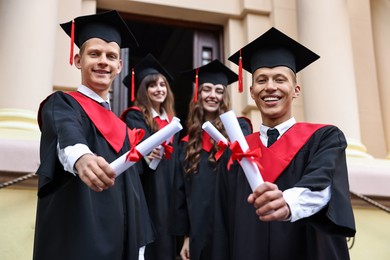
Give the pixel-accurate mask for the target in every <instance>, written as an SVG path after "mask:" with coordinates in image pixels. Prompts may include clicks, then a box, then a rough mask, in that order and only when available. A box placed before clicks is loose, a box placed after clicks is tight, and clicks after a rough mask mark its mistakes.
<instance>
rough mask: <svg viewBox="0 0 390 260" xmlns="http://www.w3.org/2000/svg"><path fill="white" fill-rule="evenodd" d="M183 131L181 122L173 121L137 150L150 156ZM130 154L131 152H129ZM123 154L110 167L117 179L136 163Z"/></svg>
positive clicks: (142, 143)
mask: <svg viewBox="0 0 390 260" xmlns="http://www.w3.org/2000/svg"><path fill="white" fill-rule="evenodd" d="M181 129H183V127H182V125H181V124H180V122H178V121H177V120H172V122H171V123H169V124H168V125H167V126H165V127H164V128H162V129H160V130H158V131H157V132H156V133H154V134H153V135H151V136H149V138H147V139H145V140H144V141H142V142H141V143H139V144H138V145H137V146H136V147H135V149H137V151H138V152H140V153H141V154H142V156H146V155H147V154H149V153H150V152H151V151H152V150H153V149H154V148H155V147H157V146H159V145H160V144H162V143H163V142H164V141H165V140H167V139H168V138H170V137H171V136H172V135H174V134H176V133H177V132H179V131H180V130H181ZM129 152H130V151H129ZM129 152H127V153H125V154H123V155H122V156H121V157H119V158H118V159H116V160H115V161H113V162H112V163H110V166H111V167H112V168H113V169H114V171H115V174H116V177H118V176H119V175H120V174H121V173H123V172H124V171H125V170H127V169H128V168H130V167H131V166H132V165H133V164H135V163H136V162H132V161H128V160H126V157H127V155H128V153H129Z"/></svg>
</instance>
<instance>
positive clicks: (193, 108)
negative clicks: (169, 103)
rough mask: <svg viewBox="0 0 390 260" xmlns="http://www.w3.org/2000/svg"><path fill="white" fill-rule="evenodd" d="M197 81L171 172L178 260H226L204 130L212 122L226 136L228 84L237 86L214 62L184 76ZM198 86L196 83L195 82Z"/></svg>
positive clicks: (210, 147) (212, 146) (247, 127)
mask: <svg viewBox="0 0 390 260" xmlns="http://www.w3.org/2000/svg"><path fill="white" fill-rule="evenodd" d="M183 75H184V76H186V77H188V78H190V79H191V80H195V78H196V77H197V78H198V84H199V86H198V85H196V86H195V91H194V102H192V103H191V104H190V108H189V115H188V120H187V128H188V135H187V136H185V137H184V138H183V139H182V140H181V142H180V145H179V152H178V153H177V156H178V159H177V168H176V173H175V187H176V189H175V196H174V201H175V208H176V211H175V218H174V228H175V233H176V235H182V236H185V239H184V244H183V248H182V250H181V253H180V255H181V257H182V259H191V260H201V259H203V260H209V259H213V260H218V259H221V260H222V259H227V258H226V257H227V252H228V248H227V240H226V238H227V234H226V230H225V226H224V225H223V223H221V221H222V217H221V215H220V212H218V211H217V210H216V208H219V207H216V204H219V203H220V202H219V201H220V198H219V197H218V196H216V194H218V192H217V190H216V188H217V186H218V185H217V182H218V175H219V170H218V168H219V164H218V162H217V161H216V160H215V158H214V156H215V154H216V152H217V145H216V143H215V142H214V141H213V140H212V139H211V138H210V136H209V135H208V134H207V133H206V132H205V131H203V130H202V124H203V123H204V122H206V121H210V122H211V123H212V124H213V125H214V126H215V127H216V128H217V129H218V130H219V131H220V132H222V133H223V134H224V135H225V136H226V133H225V131H224V129H223V126H222V122H221V120H220V119H219V115H220V114H222V113H224V112H227V111H228V109H229V103H230V101H229V95H228V91H227V85H229V84H231V83H233V82H235V81H237V74H235V73H234V72H233V71H231V70H230V69H229V68H227V67H226V66H225V65H224V64H222V63H221V62H220V61H218V60H214V61H212V62H211V63H209V64H207V65H205V66H202V67H200V68H196V69H194V70H191V71H187V72H184V73H183ZM195 82H196V80H195ZM239 122H240V126H241V128H242V130H243V132H244V134H245V135H246V134H249V133H251V131H252V128H251V124H250V122H249V120H247V119H244V118H240V119H239Z"/></svg>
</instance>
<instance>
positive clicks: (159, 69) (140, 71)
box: [122, 53, 173, 101]
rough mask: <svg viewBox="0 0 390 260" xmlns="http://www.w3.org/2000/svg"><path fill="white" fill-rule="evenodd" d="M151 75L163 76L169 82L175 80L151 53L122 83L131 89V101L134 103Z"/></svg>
mask: <svg viewBox="0 0 390 260" xmlns="http://www.w3.org/2000/svg"><path fill="white" fill-rule="evenodd" d="M151 74H162V75H164V76H165V78H166V79H167V80H168V81H169V82H172V80H173V77H172V76H171V74H169V72H168V71H167V70H166V69H165V68H164V67H163V66H162V65H161V64H160V62H159V61H158V60H157V59H156V58H155V57H154V56H153V55H152V54H151V53H149V54H148V55H146V56H145V57H144V58H143V59H142V60H141V61H140V62H138V63H137V64H136V65H135V66H134V68H132V69H131V72H130V73H129V74H128V75H127V76H126V77H125V78H124V79H123V81H122V83H123V84H124V85H125V86H126V87H130V88H131V101H134V99H135V93H137V91H138V87H139V85H140V84H141V81H142V80H143V79H144V78H145V77H146V76H148V75H151Z"/></svg>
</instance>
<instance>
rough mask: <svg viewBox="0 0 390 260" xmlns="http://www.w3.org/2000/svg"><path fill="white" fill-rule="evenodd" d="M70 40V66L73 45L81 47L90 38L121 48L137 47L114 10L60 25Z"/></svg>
mask: <svg viewBox="0 0 390 260" xmlns="http://www.w3.org/2000/svg"><path fill="white" fill-rule="evenodd" d="M60 25H61V27H62V29H63V30H64V31H65V32H66V34H68V35H69V37H70V39H71V43H70V44H71V45H70V64H71V65H72V64H73V48H74V44H76V45H77V47H79V48H80V47H81V46H82V45H83V43H84V42H86V41H87V40H89V39H91V38H99V39H102V40H104V41H106V42H116V43H118V45H119V46H120V47H121V48H136V47H138V43H137V40H136V39H135V37H134V36H133V34H132V32H131V31H130V29H129V27H127V25H126V23H125V22H124V21H123V19H122V17H121V16H120V15H119V13H118V12H117V11H116V10H112V11H108V12H103V13H98V14H93V15H85V16H79V17H77V18H75V19H73V20H72V21H69V22H67V23H62V24H60Z"/></svg>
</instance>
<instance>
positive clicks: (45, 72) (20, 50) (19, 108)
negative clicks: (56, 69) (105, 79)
mask: <svg viewBox="0 0 390 260" xmlns="http://www.w3.org/2000/svg"><path fill="white" fill-rule="evenodd" d="M56 26H58V23H57V0H40V1H23V0H0V35H1V40H0V57H1V59H0V79H1V84H2V85H1V90H2V93H1V95H0V147H1V151H2V153H1V156H0V171H8V172H33V171H35V170H36V169H37V167H38V163H39V137H40V132H39V129H38V125H37V120H36V118H37V111H38V107H39V104H40V102H41V101H42V100H43V98H44V97H46V96H47V95H48V94H50V93H51V91H52V74H53V64H54V63H53V61H54V58H55V35H56Z"/></svg>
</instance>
